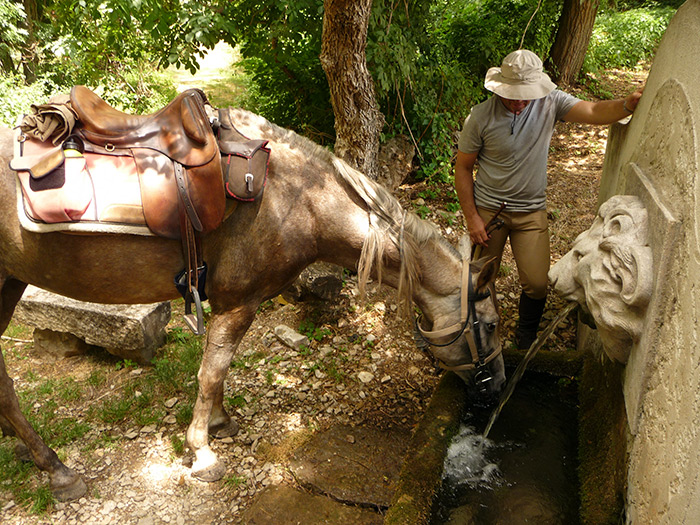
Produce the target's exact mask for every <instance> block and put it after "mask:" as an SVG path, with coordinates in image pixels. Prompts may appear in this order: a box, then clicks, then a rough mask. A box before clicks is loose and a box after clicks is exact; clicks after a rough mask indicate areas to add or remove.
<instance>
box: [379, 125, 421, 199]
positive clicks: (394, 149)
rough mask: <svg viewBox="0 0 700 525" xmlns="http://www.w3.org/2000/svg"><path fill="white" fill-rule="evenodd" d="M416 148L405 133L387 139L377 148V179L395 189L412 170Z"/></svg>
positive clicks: (390, 189) (392, 189)
mask: <svg viewBox="0 0 700 525" xmlns="http://www.w3.org/2000/svg"><path fill="white" fill-rule="evenodd" d="M415 154H416V148H415V147H414V145H413V142H411V139H409V138H408V137H407V136H405V135H397V136H396V137H393V138H391V139H389V140H387V141H386V142H385V143H384V144H383V145H382V146H381V147H380V148H379V158H378V159H377V163H378V165H379V169H378V173H377V181H378V182H379V183H380V184H382V185H383V186H385V187H386V188H388V189H389V191H392V192H393V191H395V190H396V189H397V188H398V187H399V186H400V185H401V183H402V182H403V181H404V180H406V177H408V175H409V174H410V173H411V172H412V171H413V157H414V156H415Z"/></svg>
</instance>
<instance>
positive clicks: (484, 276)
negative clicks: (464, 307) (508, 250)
mask: <svg viewBox="0 0 700 525" xmlns="http://www.w3.org/2000/svg"><path fill="white" fill-rule="evenodd" d="M496 259H497V257H495V256H494V257H491V258H490V259H489V260H488V261H486V262H485V263H484V265H483V266H482V267H481V270H479V275H477V276H476V289H477V290H481V289H482V288H483V287H484V286H487V285H489V284H491V283H492V282H493V281H495V280H496V274H497V273H498V263H497V262H496Z"/></svg>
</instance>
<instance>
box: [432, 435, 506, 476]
mask: <svg viewBox="0 0 700 525" xmlns="http://www.w3.org/2000/svg"><path fill="white" fill-rule="evenodd" d="M493 447H494V443H493V442H492V441H491V440H489V439H486V438H484V437H483V436H481V435H480V434H477V433H476V430H475V429H474V427H470V426H467V425H462V426H461V427H460V430H459V434H457V435H456V436H455V437H454V439H453V440H452V442H451V444H450V447H449V448H448V449H447V456H446V457H445V464H444V468H443V474H442V477H443V479H444V480H446V481H448V482H450V483H452V484H453V485H455V486H459V485H463V484H467V485H469V487H470V488H472V489H476V488H479V487H492V486H494V485H499V484H500V483H501V479H502V478H501V473H500V471H499V469H498V465H496V464H495V463H492V462H490V461H489V459H488V458H487V456H486V451H487V450H489V449H491V448H493Z"/></svg>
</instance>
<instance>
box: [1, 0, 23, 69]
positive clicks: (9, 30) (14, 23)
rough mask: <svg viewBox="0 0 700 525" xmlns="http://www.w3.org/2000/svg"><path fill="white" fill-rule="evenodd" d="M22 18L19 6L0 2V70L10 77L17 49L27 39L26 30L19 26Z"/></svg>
mask: <svg viewBox="0 0 700 525" xmlns="http://www.w3.org/2000/svg"><path fill="white" fill-rule="evenodd" d="M24 18H25V14H24V7H23V6H22V5H21V4H18V3H16V2H11V1H10V0H0V20H2V24H0V69H1V70H2V71H3V72H5V73H7V74H10V75H12V74H14V73H16V63H15V57H16V55H17V49H18V48H19V47H20V46H21V45H22V44H23V43H24V41H25V39H26V38H27V30H26V29H25V28H23V27H22V25H21V24H22V21H23V20H24Z"/></svg>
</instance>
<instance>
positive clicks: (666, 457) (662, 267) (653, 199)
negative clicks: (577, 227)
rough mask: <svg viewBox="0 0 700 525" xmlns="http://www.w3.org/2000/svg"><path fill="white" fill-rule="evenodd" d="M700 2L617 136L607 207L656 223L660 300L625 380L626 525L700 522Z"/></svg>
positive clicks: (665, 45)
mask: <svg viewBox="0 0 700 525" xmlns="http://www.w3.org/2000/svg"><path fill="white" fill-rule="evenodd" d="M699 66H700V0H689V1H688V2H686V3H685V4H684V5H683V6H682V7H681V8H680V9H679V10H678V12H677V14H676V15H675V17H674V18H673V20H672V22H671V24H670V25H669V27H668V29H667V31H666V34H665V36H664V38H663V41H662V43H661V45H660V47H659V49H658V51H657V53H656V56H655V58H654V63H653V66H652V69H651V72H650V74H649V78H648V81H647V85H646V88H645V91H644V95H643V97H642V99H641V101H640V103H639V106H638V108H637V111H636V112H635V114H634V116H633V118H632V120H631V121H630V123H629V124H627V125H620V124H616V125H614V126H613V128H612V129H611V133H610V137H609V140H608V149H607V151H606V160H605V165H604V170H603V178H602V182H601V189H600V203H601V204H602V203H603V202H605V201H607V200H608V199H609V198H610V197H612V196H613V195H635V196H637V197H639V198H640V199H641V200H642V202H643V203H644V205H645V207H646V210H647V213H648V214H649V225H650V227H649V234H648V236H649V239H648V244H649V246H650V247H651V249H652V253H653V270H652V271H653V276H654V280H653V283H654V285H653V293H652V296H651V301H650V303H649V305H648V307H647V310H646V313H645V318H644V325H643V330H642V333H641V337H640V338H639V340H638V341H636V342H634V343H632V344H631V348H630V352H629V358H628V361H627V364H626V367H625V370H624V374H623V392H624V399H625V408H626V413H627V420H628V423H629V441H628V465H627V468H628V472H627V502H626V506H627V523H633V524H642V523H654V524H678V523H698V521H699V520H700V344H699V341H698V324H699V322H700V321H699V315H698V314H699V313H700V312H698V303H699V302H700V247H699V243H700V236H699V229H700V208H699V206H698V202H697V201H698V198H699V195H700V188H699V187H698V185H699V184H700V182H699V180H698V179H699V173H698V165H699V159H698V149H699V147H700V139H699V138H698V133H700V67H699Z"/></svg>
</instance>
